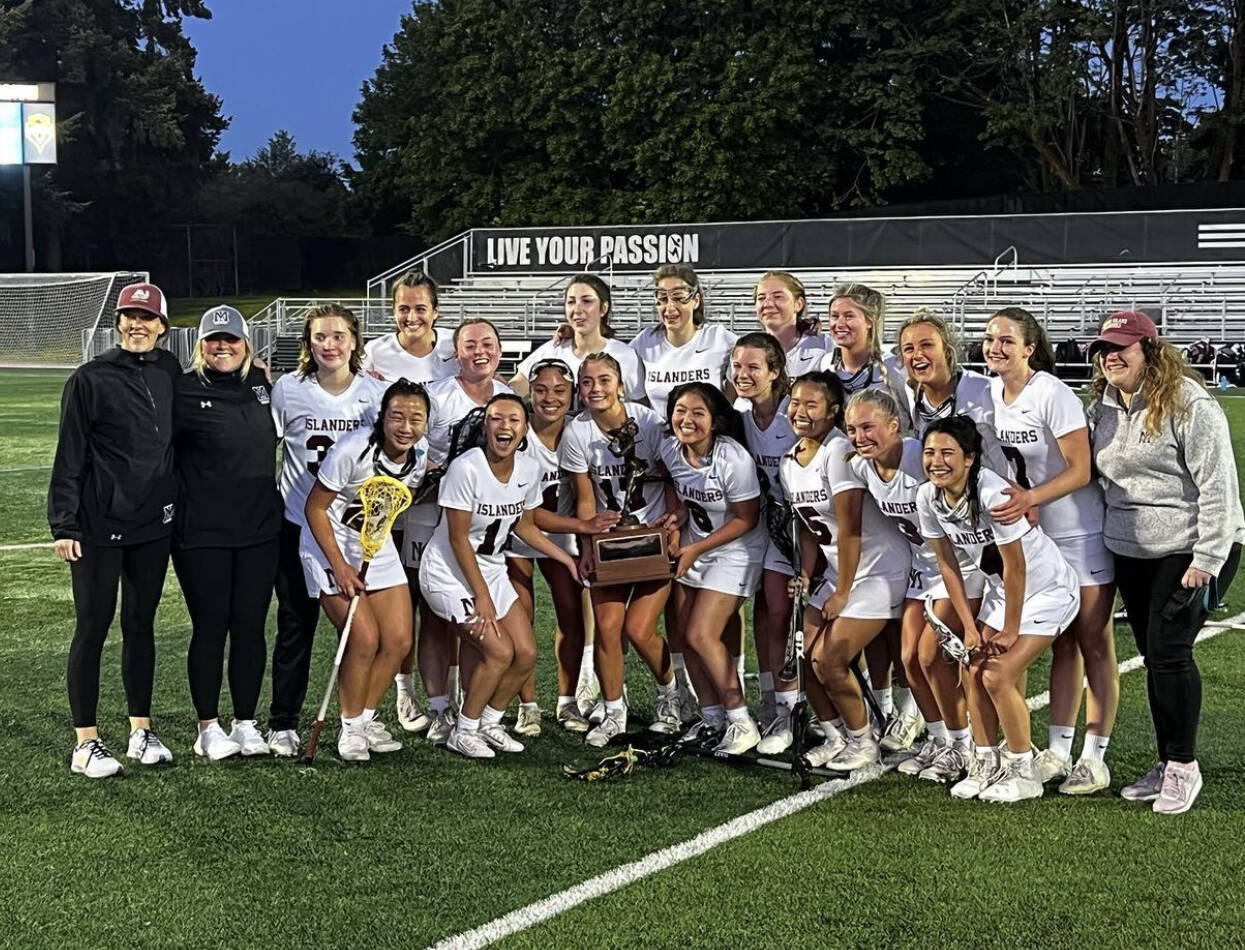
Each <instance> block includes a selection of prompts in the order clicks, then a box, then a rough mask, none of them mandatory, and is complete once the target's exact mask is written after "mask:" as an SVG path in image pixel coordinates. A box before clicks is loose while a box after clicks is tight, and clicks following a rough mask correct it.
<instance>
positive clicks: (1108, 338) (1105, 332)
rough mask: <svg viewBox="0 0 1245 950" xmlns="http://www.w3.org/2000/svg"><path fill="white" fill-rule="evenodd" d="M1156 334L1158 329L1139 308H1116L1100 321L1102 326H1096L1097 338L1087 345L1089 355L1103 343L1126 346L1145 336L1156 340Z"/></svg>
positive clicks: (1091, 355) (1100, 347) (1091, 356)
mask: <svg viewBox="0 0 1245 950" xmlns="http://www.w3.org/2000/svg"><path fill="white" fill-rule="evenodd" d="M1158 336H1159V330H1158V327H1156V326H1155V325H1154V321H1153V320H1151V319H1150V318H1149V317H1148V316H1146V315H1145V314H1144V313H1142V312H1141V311H1140V310H1117V311H1116V312H1115V313H1113V314H1111V316H1109V317H1107V319H1105V320H1103V321H1102V326H1101V327H1099V328H1098V338H1097V339H1096V340H1094V342H1093V343H1091V344H1090V345H1089V356H1090V359H1093V357H1094V354H1095V353H1096V352H1097V351H1098V350H1100V349H1102V344H1104V343H1111V344H1113V345H1115V346H1128V345H1130V344H1132V343H1136V342H1137V341H1138V340H1142V339H1145V338H1146V337H1149V338H1150V339H1151V340H1157V339H1158Z"/></svg>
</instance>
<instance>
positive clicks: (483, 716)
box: [480, 706, 502, 726]
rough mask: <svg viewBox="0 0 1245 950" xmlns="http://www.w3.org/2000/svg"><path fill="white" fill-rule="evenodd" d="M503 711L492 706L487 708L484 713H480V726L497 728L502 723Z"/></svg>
mask: <svg viewBox="0 0 1245 950" xmlns="http://www.w3.org/2000/svg"><path fill="white" fill-rule="evenodd" d="M501 712H502V711H501V710H500V709H494V708H493V707H492V706H485V707H484V712H482V713H480V725H482V726H495V725H497V724H498V723H499V722H501Z"/></svg>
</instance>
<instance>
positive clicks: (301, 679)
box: [268, 520, 320, 729]
mask: <svg viewBox="0 0 1245 950" xmlns="http://www.w3.org/2000/svg"><path fill="white" fill-rule="evenodd" d="M301 531H302V529H301V528H299V526H298V525H296V524H294V522H292V521H286V520H282V522H281V538H280V552H279V554H278V557H277V584H276V589H277V642H276V644H275V646H274V647H273V650H272V705H271V707H270V708H269V710H268V727H269V728H270V729H297V728H298V714H299V713H300V712H301V711H302V708H303V699H304V698H306V696H307V677H308V676H309V675H310V674H311V644H312V642H313V640H314V638H315V635H316V624H317V623H319V622H320V601H319V600H318V599H317V598H315V597H308V596H307V582H306V580H305V579H304V578H303V564H302V560H301V559H300V558H299V556H298V541H299V535H300V534H301Z"/></svg>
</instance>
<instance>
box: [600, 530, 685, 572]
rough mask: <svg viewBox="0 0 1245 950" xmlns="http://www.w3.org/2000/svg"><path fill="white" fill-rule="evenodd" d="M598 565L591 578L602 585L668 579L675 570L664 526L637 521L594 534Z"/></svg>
mask: <svg viewBox="0 0 1245 950" xmlns="http://www.w3.org/2000/svg"><path fill="white" fill-rule="evenodd" d="M592 553H593V559H594V561H595V564H596V567H595V569H594V570H593V572H592V575H591V576H590V577H589V578H588V579H589V581H591V582H592V583H593V584H595V585H596V586H598V587H612V586H615V585H619V584H636V583H639V582H641V581H668V580H669V579H670V577H671V575H672V574H673V573H674V568H673V567H672V565H671V564H670V551H669V550H668V549H667V547H666V532H665V529H663V528H651V527H648V526H647V525H634V526H631V527H626V528H615V529H614V530H613V531H607V532H605V533H604V534H594V535H593V536H592Z"/></svg>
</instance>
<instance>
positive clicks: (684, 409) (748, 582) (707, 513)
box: [661, 383, 766, 755]
mask: <svg viewBox="0 0 1245 950" xmlns="http://www.w3.org/2000/svg"><path fill="white" fill-rule="evenodd" d="M670 398H671V404H670V416H669V419H668V420H667V424H668V426H669V429H670V431H671V433H672V436H671V437H670V438H667V439H666V440H665V441H664V442H663V443H662V452H661V458H662V461H663V462H664V463H665V466H666V471H667V472H668V473H669V474H670V479H671V483H672V485H673V489H674V496H675V498H676V499H677V502H676V504H677V506H678V508H677V509H676V513H675V517H676V522H679V529H680V536H679V542H678V544H677V545H676V546H675V547H674V548H673V550H672V551H671V552H670V553H671V555H672V556H674V557H676V558H677V559H678V561H677V563H676V566H675V572H674V576H675V581H676V582H677V587H678V588H679V590H677V591H676V596H677V599H678V601H679V627H680V629H681V630H682V631H683V636H684V638H685V642H686V644H687V647H688V649H689V651H690V653H689V659H691V661H692V662H691V664H690V666H689V671H690V672H691V674H692V682H693V684H694V685H695V687H696V693H697V695H698V696H699V697H700V708H701V718H702V720H703V721H704V723H705V727H706V728H705V736H704V738H706V739H707V738H708V733H709V732H710V731H712V732H714V733H721V732H722V731H723V730H725V734H724V735H722V738H721V741H720V742H718V743H717V745H716V746H715V749H716V750H717V751H719V752H729V753H731V754H735V755H740V754H742V753H744V752H747V751H748V750H749V749H751V748H752V747H753V746H755V745H756V744H757V742H759V741H760V739H761V734H760V732H759V731H758V730H757V726H756V723H755V722H754V721H753V719H752V716H751V715H750V714H749V712H748V706H747V704H746V703H745V701H744V692H743V684H742V683H741V682H740V679H739V675H738V673H737V671H736V668H735V664H734V662H733V658H732V656H731V654H730V652H729V651H728V649H727V647H726V645H725V644H724V643H723V641H722V635H723V632H724V631H725V629H726V625H727V623H728V622H729V621H730V619H731V618H732V617H734V616H735V615H736V614H737V613H738V611H739V608H740V607H741V606H742V605H743V602H744V601H745V600H746V599H747V598H748V597H750V596H752V594H753V592H754V591H755V590H756V587H757V584H758V583H759V582H760V580H761V568H762V565H763V563H764V558H765V542H766V537H765V533H764V531H763V530H762V529H761V527H760V512H761V485H760V482H758V481H757V472H756V465H755V463H754V462H753V461H752V457H751V456H750V455H749V454H748V451H747V449H746V448H744V446H743V445H742V441H743V430H742V426H741V424H740V421H739V417H738V415H737V414H736V413H735V410H734V409H732V408H731V405H730V403H729V402H727V400H726V397H725V396H724V395H722V392H721V390H719V389H717V388H716V387H714V386H711V385H709V384H708V383H686V384H685V385H682V386H676V387H675V388H674V390H673V391H672V392H671V394H670Z"/></svg>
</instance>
